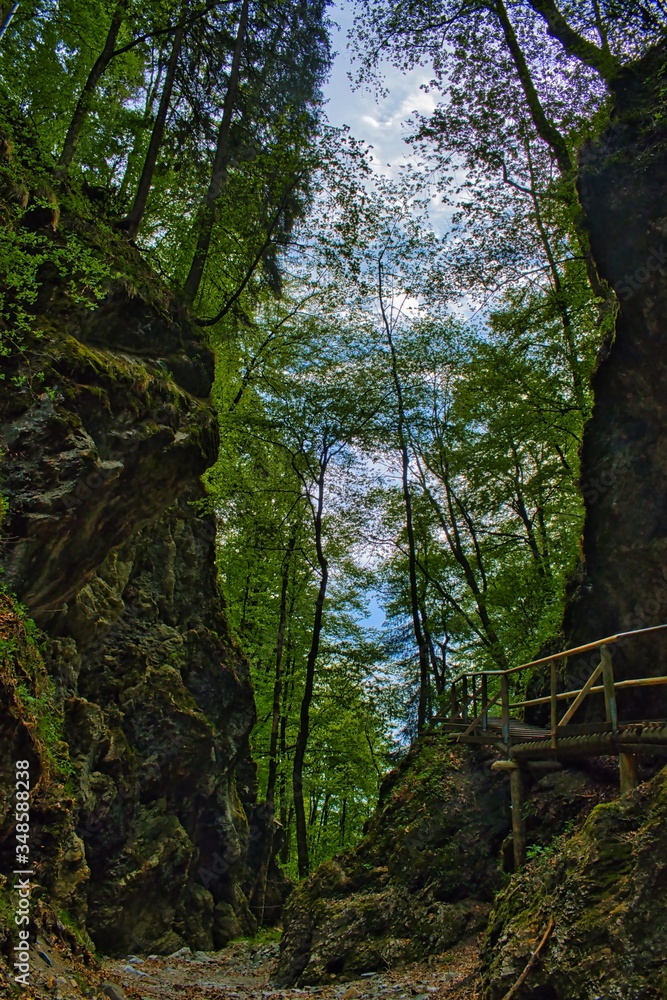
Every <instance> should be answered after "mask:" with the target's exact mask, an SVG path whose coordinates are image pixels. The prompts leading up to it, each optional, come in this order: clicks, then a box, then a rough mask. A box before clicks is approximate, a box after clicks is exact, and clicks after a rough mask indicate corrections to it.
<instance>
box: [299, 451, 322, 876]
mask: <svg viewBox="0 0 667 1000" xmlns="http://www.w3.org/2000/svg"><path fill="white" fill-rule="evenodd" d="M325 471H326V465H323V466H322V467H321V470H320V479H319V482H318V484H317V486H318V495H317V509H316V512H315V519H314V524H315V548H316V551H317V562H318V565H319V567H320V586H319V590H318V593H317V601H316V602H315V618H314V621H313V632H312V637H311V642H310V649H309V651H308V660H307V662H306V683H305V687H304V692H303V697H302V699H301V712H300V716H299V734H298V736H297V739H296V748H295V750H294V766H293V769H292V792H293V797H294V815H295V819H296V846H297V857H298V866H299V877H300V878H305V877H306V875H307V874H308V870H309V867H310V863H309V858H308V831H307V825H306V812H305V808H304V803H303V764H304V760H305V757H306V750H307V748H308V736H309V734H310V705H311V702H312V700H313V684H314V680H315V666H316V663H317V656H318V653H319V651H320V637H321V635H322V617H323V612H324V601H325V598H326V595H327V584H328V582H329V564H328V562H327V559H326V556H325V554H324V549H323V547H322V514H323V508H324V475H325Z"/></svg>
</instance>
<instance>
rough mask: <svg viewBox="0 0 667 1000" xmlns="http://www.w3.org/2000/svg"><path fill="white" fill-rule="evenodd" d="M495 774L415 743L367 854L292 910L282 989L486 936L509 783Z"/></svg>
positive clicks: (440, 745)
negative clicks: (474, 935) (476, 935)
mask: <svg viewBox="0 0 667 1000" xmlns="http://www.w3.org/2000/svg"><path fill="white" fill-rule="evenodd" d="M490 762H491V757H490V756H489V755H487V754H484V753H477V752H476V751H472V750H470V749H469V748H463V747H456V748H453V747H451V746H448V745H447V743H446V742H445V740H444V739H443V737H442V736H441V735H437V734H434V735H430V736H425V737H423V738H422V739H420V740H419V741H418V742H417V744H416V745H415V746H414V747H413V748H412V750H411V751H410V752H409V754H408V756H407V758H406V760H405V761H404V762H403V763H402V765H401V766H400V767H399V768H397V770H396V771H394V772H392V774H391V775H389V776H388V778H387V779H386V780H385V782H384V785H383V788H382V791H381V796H380V803H379V806H378V809H377V812H376V814H375V815H374V817H373V818H372V820H371V821H370V823H369V824H368V827H367V831H366V835H365V837H364V840H363V841H362V842H361V844H360V845H359V847H358V848H357V849H356V850H355V851H352V852H349V853H347V854H344V855H342V856H340V857H338V858H335V859H334V860H333V861H330V862H327V863H326V864H324V865H322V866H321V867H320V868H319V869H318V870H317V871H316V872H315V873H314V874H313V875H312V876H311V877H310V878H309V879H308V880H307V881H306V882H304V883H303V884H302V885H301V886H299V887H298V889H297V890H296V891H295V892H294V894H293V895H292V897H291V899H290V901H289V902H288V904H287V907H286V911H285V915H284V924H285V931H284V934H283V939H282V943H281V954H280V960H279V965H278V970H277V973H276V982H277V983H278V984H279V985H281V986H285V985H292V984H294V983H298V984H299V985H306V984H307V985H314V984H316V983H319V982H323V981H327V980H329V979H330V977H331V976H332V975H336V976H341V977H342V978H352V977H354V976H357V975H360V974H361V973H363V972H374V971H376V970H378V969H384V968H387V966H388V965H397V964H400V963H403V962H409V961H415V960H417V959H420V958H422V957H423V956H424V955H427V954H431V953H435V952H439V951H443V950H445V949H446V948H449V947H451V946H452V945H454V944H455V943H456V942H457V941H460V940H461V939H462V938H464V937H466V936H467V935H469V934H472V933H475V932H476V931H478V930H480V929H481V928H483V927H484V925H485V921H486V916H487V914H488V912H489V909H490V905H491V900H492V899H493V894H494V892H495V890H496V888H497V887H498V886H499V884H500V882H501V881H502V875H501V872H500V868H499V863H498V855H499V850H500V846H501V844H502V841H503V839H504V837H505V835H506V833H507V830H508V825H509V809H508V802H507V795H508V789H507V783H506V782H504V781H502V780H499V779H498V777H497V776H496V775H494V774H492V773H491V771H490V767H489V764H490Z"/></svg>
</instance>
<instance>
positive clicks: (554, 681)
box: [550, 660, 558, 750]
mask: <svg viewBox="0 0 667 1000" xmlns="http://www.w3.org/2000/svg"><path fill="white" fill-rule="evenodd" d="M550 667H551V746H552V747H553V748H554V750H555V749H556V747H557V746H558V699H557V697H556V694H557V685H558V668H557V666H556V661H555V660H552V661H551V663H550Z"/></svg>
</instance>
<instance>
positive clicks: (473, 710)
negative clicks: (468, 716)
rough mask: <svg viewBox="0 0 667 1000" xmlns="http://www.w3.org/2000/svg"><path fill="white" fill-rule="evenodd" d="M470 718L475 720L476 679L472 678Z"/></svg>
mask: <svg viewBox="0 0 667 1000" xmlns="http://www.w3.org/2000/svg"><path fill="white" fill-rule="evenodd" d="M472 717H473V719H476V718H477V678H476V677H475V676H474V675H473V678H472Z"/></svg>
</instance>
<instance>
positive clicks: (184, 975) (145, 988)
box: [0, 938, 481, 1000]
mask: <svg viewBox="0 0 667 1000" xmlns="http://www.w3.org/2000/svg"><path fill="white" fill-rule="evenodd" d="M479 950H480V941H479V939H478V938H471V939H469V940H468V941H465V942H463V943H462V944H459V945H457V946H456V947H455V948H452V949H451V950H450V951H448V952H445V953H443V954H442V955H432V956H430V957H429V958H428V959H426V960H424V961H423V962H416V963H414V964H412V965H406V966H403V967H401V968H396V969H388V970H387V971H386V972H379V973H369V974H367V975H364V976H362V977H361V978H359V979H355V980H351V981H348V982H341V981H340V980H337V979H336V977H332V981H331V982H330V983H327V984H326V985H323V986H305V987H301V988H298V989H296V988H295V989H276V988H275V987H273V986H272V985H271V977H272V974H273V971H274V969H275V966H276V961H277V958H278V942H277V941H270V942H267V941H263V942H258V941H252V940H244V941H234V942H232V943H231V944H230V945H228V946H227V948H225V949H224V950H223V951H219V952H201V951H198V952H191V951H190V950H189V949H188V948H184V949H182V950H181V951H178V952H176V953H175V954H173V955H169V956H167V957H163V956H160V957H158V956H149V957H146V958H144V957H139V956H135V955H132V956H129V957H127V958H121V959H102V960H101V961H100V962H99V963H98V962H95V961H93V962H90V961H89V962H88V963H87V964H85V965H84V964H83V963H82V962H80V961H77V960H75V959H73V956H72V955H71V952H70V953H67V952H66V951H65V950H64V949H63V948H61V947H60V946H59V945H57V944H56V943H55V942H52V943H50V944H48V943H47V942H46V941H45V940H44V939H43V938H42V939H38V941H37V944H36V946H35V949H34V956H33V958H34V961H33V962H32V963H31V966H32V967H31V974H30V985H29V987H28V988H27V989H21V990H19V989H18V988H17V987H16V985H15V984H13V983H11V980H12V978H13V977H11V975H10V974H9V970H6V971H3V972H1V973H0V997H12V998H16V997H17V996H18V995H19V994H21V996H22V1000H80V998H85V1000H157V998H161V1000H479V998H480V996H481V993H480V991H479V988H478V972H479V969H478V959H479Z"/></svg>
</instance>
